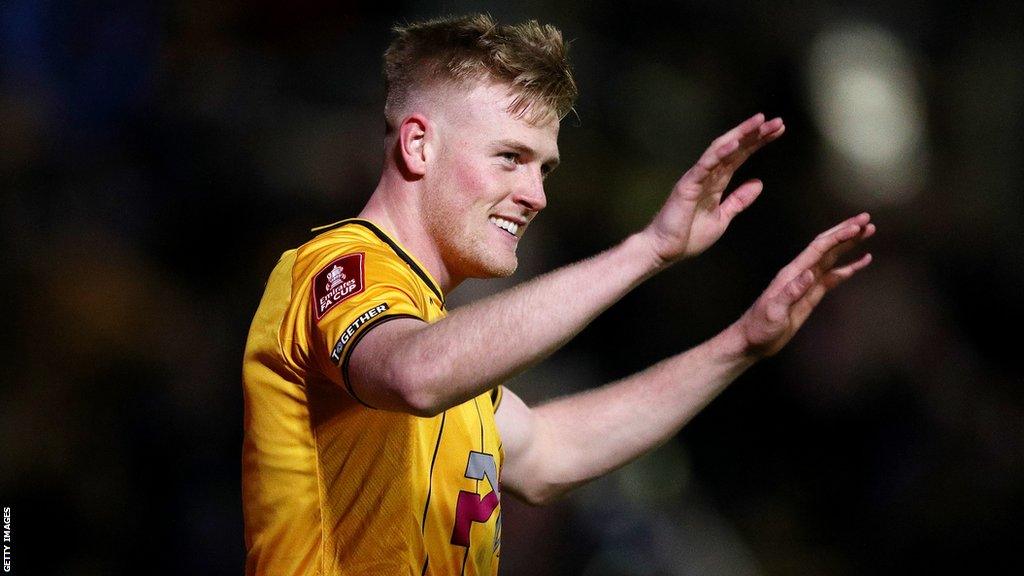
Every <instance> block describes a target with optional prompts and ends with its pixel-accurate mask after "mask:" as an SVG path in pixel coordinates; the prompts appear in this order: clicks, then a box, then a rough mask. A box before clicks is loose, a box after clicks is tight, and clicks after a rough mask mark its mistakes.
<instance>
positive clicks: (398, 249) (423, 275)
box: [310, 218, 444, 308]
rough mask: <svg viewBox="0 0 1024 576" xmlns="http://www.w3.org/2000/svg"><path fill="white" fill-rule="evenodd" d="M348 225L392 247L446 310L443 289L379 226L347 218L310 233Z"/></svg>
mask: <svg viewBox="0 0 1024 576" xmlns="http://www.w3.org/2000/svg"><path fill="white" fill-rule="evenodd" d="M348 224H357V225H359V226H362V227H363V228H366V229H367V230H369V231H370V232H373V233H374V235H375V236H377V238H380V240H381V241H382V242H384V243H385V244H387V245H388V246H390V247H391V249H392V250H393V251H394V252H395V254H397V255H398V257H399V258H401V259H402V260H403V261H404V262H405V263H406V264H408V265H409V268H412V271H413V272H415V273H416V275H417V276H419V277H420V280H423V283H424V284H426V285H427V288H430V291H431V292H433V293H434V294H435V295H437V298H438V300H440V301H441V308H444V296H443V295H442V294H441V289H440V288H438V287H437V285H436V284H434V281H433V280H431V278H430V275H429V274H427V273H426V272H424V271H423V269H422V268H420V267H419V264H416V261H415V260H413V259H412V257H411V256H409V255H408V254H406V253H405V250H402V248H401V246H399V245H398V244H396V243H395V241H394V240H392V239H391V237H389V236H388V235H387V233H385V232H384V231H383V230H381V229H380V228H378V227H377V225H376V224H374V223H373V222H370V221H369V220H363V219H362V218H347V219H345V220H341V221H338V222H335V223H334V224H327V225H325V226H317V227H316V228H313V229H312V230H310V232H319V233H324V232H327V231H328V230H333V229H335V228H340V227H342V226H345V225H348Z"/></svg>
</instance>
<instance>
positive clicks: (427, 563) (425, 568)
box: [420, 554, 430, 576]
mask: <svg viewBox="0 0 1024 576" xmlns="http://www.w3.org/2000/svg"><path fill="white" fill-rule="evenodd" d="M427 566H430V555H429V554H428V555H427V559H426V560H424V561H423V570H422V571H421V572H420V576H424V575H425V574H426V573H427Z"/></svg>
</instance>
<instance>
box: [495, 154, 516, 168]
mask: <svg viewBox="0 0 1024 576" xmlns="http://www.w3.org/2000/svg"><path fill="white" fill-rule="evenodd" d="M498 156H500V157H501V159H502V160H504V161H505V162H506V163H507V164H510V165H512V166H515V165H517V164H519V153H518V152H502V153H501V154H498Z"/></svg>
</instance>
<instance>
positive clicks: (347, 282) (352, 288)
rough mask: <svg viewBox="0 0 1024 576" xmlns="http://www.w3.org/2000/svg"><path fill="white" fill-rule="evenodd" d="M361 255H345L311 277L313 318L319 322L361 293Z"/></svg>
mask: <svg viewBox="0 0 1024 576" xmlns="http://www.w3.org/2000/svg"><path fill="white" fill-rule="evenodd" d="M363 288H364V285H363V253H362V252H358V253H356V254H346V255H345V256H342V257H341V258H337V259H335V260H334V261H333V262H331V263H330V264H328V265H327V266H324V267H323V269H321V270H320V271H319V272H317V273H316V276H314V277H313V316H314V317H315V318H316V321H317V322H319V321H320V319H321V318H323V317H324V315H325V314H327V313H328V312H330V311H331V308H334V307H335V306H337V305H338V304H341V303H342V302H344V301H345V300H348V299H349V298H351V297H352V296H355V295H356V294H359V293H360V292H362V291H363Z"/></svg>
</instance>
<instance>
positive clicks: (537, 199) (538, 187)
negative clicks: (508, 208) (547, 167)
mask: <svg viewBox="0 0 1024 576" xmlns="http://www.w3.org/2000/svg"><path fill="white" fill-rule="evenodd" d="M524 180H525V181H524V182H522V185H521V186H520V188H519V190H517V191H516V193H515V194H513V195H512V201H513V202H515V203H516V204H518V205H520V206H522V207H524V208H526V209H528V210H530V211H531V212H540V211H541V210H543V209H544V207H545V206H547V205H548V198H547V196H546V195H545V194H544V177H543V176H542V175H541V174H540V171H539V170H538V171H537V172H535V173H533V172H531V174H530V175H529V177H527V178H525V179H524Z"/></svg>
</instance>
